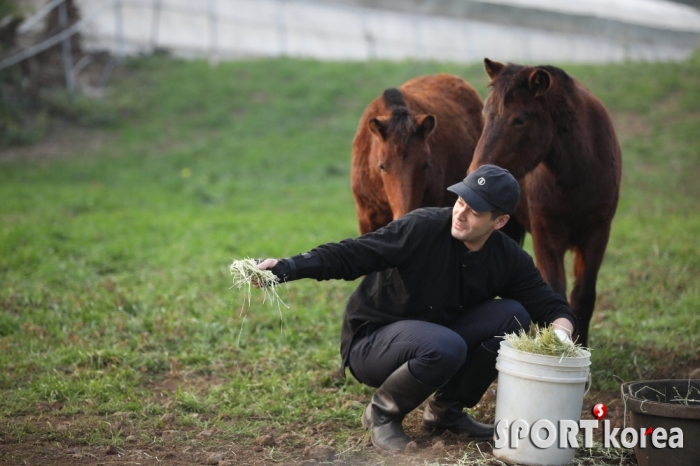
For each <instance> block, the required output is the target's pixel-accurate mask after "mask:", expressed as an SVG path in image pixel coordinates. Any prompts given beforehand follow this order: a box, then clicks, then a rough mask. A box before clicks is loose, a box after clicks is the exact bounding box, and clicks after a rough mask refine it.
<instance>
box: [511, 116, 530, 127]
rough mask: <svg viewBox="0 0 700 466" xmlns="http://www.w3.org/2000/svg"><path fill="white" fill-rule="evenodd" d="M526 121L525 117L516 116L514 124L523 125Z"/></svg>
mask: <svg viewBox="0 0 700 466" xmlns="http://www.w3.org/2000/svg"><path fill="white" fill-rule="evenodd" d="M526 121H527V120H526V119H525V117H515V118H514V119H513V126H522V125H524V124H525V122H526Z"/></svg>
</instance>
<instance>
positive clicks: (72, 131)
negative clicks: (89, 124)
mask: <svg viewBox="0 0 700 466" xmlns="http://www.w3.org/2000/svg"><path fill="white" fill-rule="evenodd" d="M113 138H114V136H113V135H110V134H109V133H108V132H107V131H104V130H100V129H97V128H84V127H79V126H76V125H72V124H69V123H57V124H56V125H54V127H53V128H52V129H51V130H50V131H49V132H48V134H47V135H46V136H45V137H44V138H43V139H42V140H41V141H40V142H37V143H35V144H32V145H26V146H12V147H7V148H4V149H2V150H0V163H7V162H16V161H20V160H22V161H27V162H32V163H41V162H48V161H51V160H59V159H66V158H70V157H75V156H84V155H88V154H93V153H95V152H99V151H101V150H103V149H104V148H105V147H108V146H109V145H110V143H111V142H112V141H113Z"/></svg>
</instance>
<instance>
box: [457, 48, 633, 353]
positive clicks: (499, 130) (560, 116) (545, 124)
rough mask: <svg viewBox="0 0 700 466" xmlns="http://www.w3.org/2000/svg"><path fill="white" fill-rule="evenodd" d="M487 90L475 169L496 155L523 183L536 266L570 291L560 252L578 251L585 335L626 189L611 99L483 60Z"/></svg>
mask: <svg viewBox="0 0 700 466" xmlns="http://www.w3.org/2000/svg"><path fill="white" fill-rule="evenodd" d="M484 64H485V68H486V72H487V74H488V75H489V77H490V78H491V84H490V86H491V88H492V89H491V92H490V94H489V96H488V97H487V98H486V101H485V102H484V117H485V123H484V132H483V134H482V135H481V138H480V139H479V144H478V145H477V147H476V151H475V153H474V160H473V161H472V163H471V165H470V167H469V169H470V170H474V169H476V168H477V167H479V166H480V165H483V164H487V163H492V164H495V165H500V166H501V167H503V168H506V169H507V170H509V171H510V172H511V173H512V174H513V176H515V177H516V178H517V179H518V181H519V182H520V187H521V196H520V202H519V203H518V206H517V207H516V210H515V219H516V220H517V221H518V222H519V223H520V224H522V225H523V226H524V228H525V229H526V230H527V231H529V232H530V233H531V234H532V242H533V245H534V249H535V257H536V260H537V266H538V268H539V269H540V272H541V273H542V276H543V277H544V279H545V280H546V281H547V283H549V285H550V286H551V287H552V289H553V290H554V291H555V292H557V293H559V294H560V295H562V296H564V298H566V272H565V270H564V254H565V253H566V251H567V250H573V251H574V253H575V257H574V288H573V291H572V292H571V299H570V301H569V302H570V304H571V309H572V310H573V311H574V313H575V314H576V315H577V317H578V319H579V325H578V332H577V333H578V337H579V342H580V343H582V344H583V345H586V344H587V343H588V326H589V323H590V320H591V316H592V314H593V308H594V306H595V299H596V280H597V277H598V270H599V269H600V265H601V263H602V261H603V255H604V254H605V247H606V246H607V244H608V237H609V235H610V224H611V222H612V219H613V216H614V215H615V209H616V208H617V200H618V197H619V193H620V178H621V171H622V158H621V154H620V146H619V144H618V142H617V137H616V136H615V130H614V129H613V125H612V122H611V121H610V117H609V115H608V112H607V111H606V110H605V107H603V105H602V104H601V103H600V102H599V101H598V99H596V98H595V97H594V96H593V95H592V94H591V93H590V92H589V91H588V89H586V88H585V87H583V86H582V85H581V84H580V83H579V82H578V81H576V80H575V79H574V78H572V77H571V76H569V75H568V74H566V73H565V72H564V71H563V70H561V69H559V68H555V67H553V66H537V67H529V66H520V65H514V64H510V63H509V64H508V65H503V64H501V63H498V62H493V61H491V60H489V59H488V58H487V59H485V60H484Z"/></svg>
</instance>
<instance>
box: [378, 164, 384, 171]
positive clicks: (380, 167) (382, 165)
mask: <svg viewBox="0 0 700 466" xmlns="http://www.w3.org/2000/svg"><path fill="white" fill-rule="evenodd" d="M379 169H380V170H381V171H383V172H385V171H386V167H385V166H384V164H383V163H380V164H379Z"/></svg>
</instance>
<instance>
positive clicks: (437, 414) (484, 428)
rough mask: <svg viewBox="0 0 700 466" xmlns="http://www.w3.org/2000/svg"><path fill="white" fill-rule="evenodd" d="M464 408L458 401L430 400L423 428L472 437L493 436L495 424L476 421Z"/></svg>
mask: <svg viewBox="0 0 700 466" xmlns="http://www.w3.org/2000/svg"><path fill="white" fill-rule="evenodd" d="M463 408H464V405H462V404H461V403H458V402H452V403H450V402H449V401H443V402H440V401H435V400H430V402H428V406H427V407H426V408H425V411H424V412H423V422H422V424H421V428H422V429H423V430H424V431H426V432H434V433H436V434H439V433H441V432H443V431H445V430H449V431H450V432H454V433H455V434H467V435H468V436H469V437H470V438H492V437H493V426H492V425H490V424H482V423H481V422H477V421H475V420H474V418H473V417H471V416H470V415H469V414H467V413H465V412H464V411H462V409H463Z"/></svg>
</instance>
